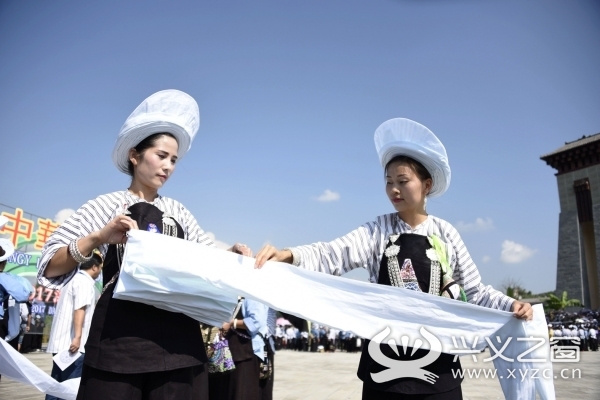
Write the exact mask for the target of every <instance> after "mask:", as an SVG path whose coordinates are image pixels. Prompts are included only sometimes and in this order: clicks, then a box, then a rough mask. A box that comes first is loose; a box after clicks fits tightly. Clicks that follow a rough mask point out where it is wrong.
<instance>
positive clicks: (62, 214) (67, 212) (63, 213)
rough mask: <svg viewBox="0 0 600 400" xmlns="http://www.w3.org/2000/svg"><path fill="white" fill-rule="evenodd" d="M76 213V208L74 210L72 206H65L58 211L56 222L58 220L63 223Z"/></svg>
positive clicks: (55, 217)
mask: <svg viewBox="0 0 600 400" xmlns="http://www.w3.org/2000/svg"><path fill="white" fill-rule="evenodd" d="M74 213H75V210H73V209H71V208H64V209H62V210H60V211H59V212H57V213H56V215H55V216H54V220H55V221H56V222H58V223H59V224H62V223H63V222H65V220H66V219H67V218H69V217H70V216H71V215H73V214H74Z"/></svg>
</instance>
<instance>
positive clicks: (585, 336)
mask: <svg viewBox="0 0 600 400" xmlns="http://www.w3.org/2000/svg"><path fill="white" fill-rule="evenodd" d="M548 336H549V337H550V343H551V344H552V345H559V346H563V345H572V344H575V345H577V346H579V349H580V350H581V351H588V350H589V351H598V325H597V324H585V323H577V324H574V325H562V324H548Z"/></svg>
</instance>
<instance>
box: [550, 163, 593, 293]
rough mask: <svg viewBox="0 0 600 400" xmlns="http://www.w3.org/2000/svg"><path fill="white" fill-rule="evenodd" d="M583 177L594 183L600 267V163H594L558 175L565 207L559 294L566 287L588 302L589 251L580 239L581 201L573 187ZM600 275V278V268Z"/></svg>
mask: <svg viewBox="0 0 600 400" xmlns="http://www.w3.org/2000/svg"><path fill="white" fill-rule="evenodd" d="M583 178H588V180H589V182H590V190H591V194H592V204H593V206H592V209H593V215H594V236H595V244H596V254H597V260H596V262H597V264H598V265H599V266H600V165H594V166H591V167H587V168H583V169H580V170H578V171H573V172H568V173H565V174H561V175H558V176H557V177H556V179H557V185H558V196H559V199H560V210H561V213H560V218H559V234H558V260H557V262H558V266H557V270H556V293H557V295H561V294H562V292H563V291H564V290H566V291H567V292H568V295H569V298H574V299H579V300H581V301H583V302H584V303H588V302H589V292H588V278H587V272H586V271H587V270H586V265H585V254H584V252H583V245H582V244H581V242H580V232H579V223H578V219H577V218H578V217H577V202H576V198H575V191H574V190H573V183H574V182H575V181H576V180H578V179H583ZM598 275H599V277H598V278H599V279H600V269H599V273H598ZM582 283H583V291H582Z"/></svg>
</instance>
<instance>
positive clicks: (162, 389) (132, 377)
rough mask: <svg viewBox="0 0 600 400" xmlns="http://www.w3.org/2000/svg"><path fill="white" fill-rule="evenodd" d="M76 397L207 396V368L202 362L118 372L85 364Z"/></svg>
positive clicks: (165, 399) (191, 399) (145, 399)
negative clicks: (177, 367)
mask: <svg viewBox="0 0 600 400" xmlns="http://www.w3.org/2000/svg"><path fill="white" fill-rule="evenodd" d="M77 400H208V371H207V370H206V368H205V367H204V366H203V365H201V366H196V367H188V368H180V369H174V370H172V371H160V372H146V373H142V374H118V373H114V372H108V371H102V370H99V369H96V368H92V367H90V366H88V365H84V366H83V371H82V374H81V384H80V386H79V392H78V393H77Z"/></svg>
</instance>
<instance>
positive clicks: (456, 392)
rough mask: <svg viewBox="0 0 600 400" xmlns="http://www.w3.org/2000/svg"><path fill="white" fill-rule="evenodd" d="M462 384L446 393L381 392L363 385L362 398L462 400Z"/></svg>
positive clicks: (372, 399) (371, 399) (377, 399)
mask: <svg viewBox="0 0 600 400" xmlns="http://www.w3.org/2000/svg"><path fill="white" fill-rule="evenodd" d="M462 398H463V397H462V389H461V387H460V386H458V387H456V388H454V389H452V390H450V391H449V392H444V393H433V394H404V393H390V392H380V391H379V390H375V389H371V388H369V387H367V386H365V385H363V392H362V400H462Z"/></svg>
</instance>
